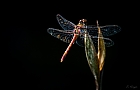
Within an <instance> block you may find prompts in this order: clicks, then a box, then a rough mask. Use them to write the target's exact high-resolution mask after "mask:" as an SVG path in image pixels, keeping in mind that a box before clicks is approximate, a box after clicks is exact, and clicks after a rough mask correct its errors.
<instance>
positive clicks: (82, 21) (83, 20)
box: [77, 19, 87, 27]
mask: <svg viewBox="0 0 140 90" xmlns="http://www.w3.org/2000/svg"><path fill="white" fill-rule="evenodd" d="M86 22H87V20H86V19H81V20H79V23H78V25H77V26H80V27H84V26H85V25H86Z"/></svg>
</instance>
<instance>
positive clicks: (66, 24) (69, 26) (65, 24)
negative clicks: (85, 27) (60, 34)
mask: <svg viewBox="0 0 140 90" xmlns="http://www.w3.org/2000/svg"><path fill="white" fill-rule="evenodd" d="M56 18H57V21H58V23H59V25H60V26H61V27H62V28H63V29H64V30H73V29H74V28H75V26H76V25H75V24H73V23H72V22H70V21H68V20H66V19H65V18H63V17H62V16H61V15H60V14H57V15H56Z"/></svg>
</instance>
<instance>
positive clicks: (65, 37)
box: [47, 28, 73, 43]
mask: <svg viewBox="0 0 140 90" xmlns="http://www.w3.org/2000/svg"><path fill="white" fill-rule="evenodd" d="M47 32H48V33H49V34H51V35H52V36H54V37H55V38H58V39H60V40H61V41H63V42H65V43H70V42H71V40H72V38H73V32H72V31H71V30H65V31H64V30H59V29H54V28H48V29H47Z"/></svg>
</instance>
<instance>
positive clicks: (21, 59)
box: [1, 1, 139, 90]
mask: <svg viewBox="0 0 140 90" xmlns="http://www.w3.org/2000/svg"><path fill="white" fill-rule="evenodd" d="M131 5H132V3H131ZM131 5H128V4H122V3H120V2H115V1H114V2H102V3H101V2H95V3H93V2H88V3H87V2H79V3H75V2H72V1H66V2H58V3H57V2H54V3H52V2H6V3H5V4H4V7H3V11H4V13H2V14H3V15H4V16H3V17H2V18H3V19H4V21H3V23H4V25H3V26H4V34H3V35H2V37H3V41H4V42H3V43H2V44H4V46H3V47H2V57H4V58H2V59H1V60H2V61H4V63H2V65H3V67H2V71H3V72H2V75H3V77H2V79H3V80H2V83H3V86H4V88H5V89H14V90H76V89H77V90H80V89H83V90H95V83H94V77H93V75H92V73H91V71H90V69H89V66H88V63H87V60H86V56H85V51H84V48H82V47H79V46H78V45H76V44H75V45H73V46H72V48H71V49H70V51H69V53H68V55H67V57H66V58H65V60H64V62H63V63H60V59H61V56H62V55H63V53H64V51H65V50H66V48H67V46H68V44H67V43H64V42H62V41H60V40H58V39H56V38H54V37H52V36H51V35H49V34H48V33H47V31H46V30H47V28H57V29H62V28H61V27H60V26H59V24H58V22H57V20H56V14H60V15H62V16H63V17H64V18H66V19H67V20H69V21H71V22H73V23H75V24H77V23H78V21H79V20H80V19H83V18H85V19H87V20H88V24H96V20H98V21H99V24H100V25H101V26H102V25H114V24H115V25H119V26H120V27H121V28H122V31H121V32H120V33H118V34H116V35H114V36H110V37H109V38H110V39H112V40H113V41H114V43H115V44H114V46H112V47H109V48H106V58H105V65H104V76H103V90H118V89H122V90H124V89H132V88H135V87H136V88H138V87H139V86H138V83H137V81H138V71H139V70H138V61H139V56H138V55H139V51H138V41H139V39H138V35H139V34H138V31H139V26H137V22H136V21H138V17H137V15H138V13H137V12H136V10H137V6H136V5H135V6H133V7H132V6H131ZM136 88H135V89H136Z"/></svg>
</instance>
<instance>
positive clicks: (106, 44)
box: [76, 36, 114, 47]
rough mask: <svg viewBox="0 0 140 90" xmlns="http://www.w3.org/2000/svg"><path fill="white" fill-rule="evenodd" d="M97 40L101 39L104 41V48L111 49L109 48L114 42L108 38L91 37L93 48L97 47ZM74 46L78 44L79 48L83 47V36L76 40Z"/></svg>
mask: <svg viewBox="0 0 140 90" xmlns="http://www.w3.org/2000/svg"><path fill="white" fill-rule="evenodd" d="M98 38H103V39H104V42H105V46H106V47H111V46H113V45H114V42H113V41H112V40H111V39H109V38H104V37H97V36H91V39H92V41H93V44H94V45H95V47H97V46H98ZM76 44H78V45H79V46H81V47H84V36H81V37H79V38H77V40H76Z"/></svg>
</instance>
